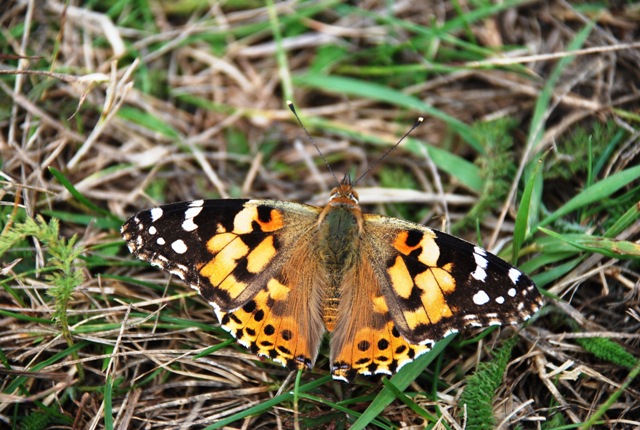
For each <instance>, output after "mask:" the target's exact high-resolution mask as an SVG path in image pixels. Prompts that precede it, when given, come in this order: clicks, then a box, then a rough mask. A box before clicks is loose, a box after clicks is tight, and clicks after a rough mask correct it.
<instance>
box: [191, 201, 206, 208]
mask: <svg viewBox="0 0 640 430" xmlns="http://www.w3.org/2000/svg"><path fill="white" fill-rule="evenodd" d="M203 203H204V200H194V201H192V202H191V203H189V207H190V208H195V207H198V206H202V204H203Z"/></svg>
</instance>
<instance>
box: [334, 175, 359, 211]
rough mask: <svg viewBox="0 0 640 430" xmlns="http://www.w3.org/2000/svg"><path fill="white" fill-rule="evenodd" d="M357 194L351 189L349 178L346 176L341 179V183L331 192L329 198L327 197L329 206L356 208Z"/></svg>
mask: <svg viewBox="0 0 640 430" xmlns="http://www.w3.org/2000/svg"><path fill="white" fill-rule="evenodd" d="M358 200H359V197H358V193H356V192H355V191H354V189H353V185H352V184H351V177H350V176H349V175H348V174H346V175H344V178H343V179H342V182H341V183H340V184H338V186H337V187H335V188H333V189H332V190H331V196H330V197H329V206H348V207H357V206H358V204H359V203H358Z"/></svg>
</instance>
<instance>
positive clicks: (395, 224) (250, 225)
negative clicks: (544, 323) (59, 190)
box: [122, 177, 541, 381]
mask: <svg viewBox="0 0 640 430" xmlns="http://www.w3.org/2000/svg"><path fill="white" fill-rule="evenodd" d="M122 237H123V238H124V239H125V241H126V242H127V244H128V246H129V250H130V251H131V252H132V253H134V254H135V255H136V256H137V257H138V258H140V259H142V260H145V261H149V262H151V264H153V265H156V266H158V267H160V268H162V269H164V270H166V271H168V272H170V273H173V274H176V275H178V276H179V277H180V278H182V279H183V280H184V281H185V282H186V283H187V284H189V285H190V286H191V287H192V288H194V289H196V290H197V291H198V292H199V293H200V294H201V295H202V296H203V297H204V298H205V299H206V300H207V301H208V302H209V303H210V304H211V305H212V306H213V308H214V309H215V313H216V315H217V317H218V319H219V320H220V324H221V325H222V327H223V328H224V329H225V330H227V331H229V332H230V333H231V334H232V335H233V336H234V337H235V338H236V339H237V340H238V342H240V343H241V344H242V345H244V346H246V347H247V348H249V349H251V351H253V352H254V353H256V354H258V355H259V356H264V357H269V358H271V359H272V360H273V361H275V362H278V363H281V364H282V365H285V366H287V367H289V368H292V369H296V368H297V369H309V368H311V367H313V365H314V362H315V360H316V356H317V355H318V349H319V347H320V343H321V341H322V336H323V334H324V332H325V331H328V332H331V343H330V346H331V358H330V360H331V373H332V375H333V377H334V378H335V379H339V380H343V381H350V380H352V379H353V378H354V377H355V376H356V375H357V374H363V375H370V374H380V373H382V374H392V373H393V372H396V371H397V370H399V369H400V368H401V367H402V366H403V365H405V364H406V363H409V362H410V361H412V360H413V359H415V358H416V357H417V356H419V355H420V354H423V353H425V352H426V351H428V350H429V349H430V347H431V346H433V344H434V343H435V342H436V341H438V340H439V339H441V338H443V337H444V336H446V335H448V334H449V333H454V332H457V331H459V330H461V329H463V328H465V327H482V326H490V325H500V324H517V323H520V322H522V321H524V320H526V319H528V318H529V317H530V316H531V315H532V314H533V313H534V312H536V310H538V308H539V307H540V305H541V297H540V294H539V292H538V290H537V289H536V286H535V285H534V284H533V282H532V281H531V279H529V278H528V277H527V276H526V275H524V274H523V273H522V272H521V271H520V270H518V269H516V268H515V267H513V266H511V265H509V264H508V263H506V262H505V261H503V260H502V259H500V258H498V257H496V256H495V255H493V254H490V253H488V252H487V251H485V250H484V249H482V248H479V247H477V246H474V245H472V244H470V243H467V242H465V241H463V240H461V239H458V238H456V237H453V236H450V235H448V234H445V233H441V232H439V231H436V230H432V229H429V228H427V227H424V226H422V225H419V224H415V223H412V222H408V221H403V220H401V219H397V218H390V217H386V216H381V215H371V214H362V212H361V209H360V206H359V204H358V195H357V193H356V192H355V191H354V190H353V189H352V185H351V181H350V179H349V178H348V177H345V179H344V180H343V181H342V183H341V184H339V185H338V186H337V187H336V188H334V189H333V191H332V192H331V198H330V200H329V204H328V205H327V206H326V207H324V208H319V207H315V206H309V205H305V204H299V203H290V202H282V201H277V200H235V199H233V200H195V201H192V202H182V203H174V204H169V205H165V206H159V207H155V208H152V209H148V210H144V211H142V212H140V213H138V214H137V215H135V216H133V217H132V218H131V219H129V220H128V221H127V222H126V223H125V224H124V225H123V226H122Z"/></svg>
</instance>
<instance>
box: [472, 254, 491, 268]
mask: <svg viewBox="0 0 640 430" xmlns="http://www.w3.org/2000/svg"><path fill="white" fill-rule="evenodd" d="M473 259H474V260H476V264H477V265H478V267H482V268H483V269H486V268H487V263H488V261H487V259H486V258H484V257H483V256H482V255H480V254H476V253H474V254H473Z"/></svg>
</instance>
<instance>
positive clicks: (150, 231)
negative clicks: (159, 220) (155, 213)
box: [149, 226, 158, 234]
mask: <svg viewBox="0 0 640 430" xmlns="http://www.w3.org/2000/svg"><path fill="white" fill-rule="evenodd" d="M157 232H158V229H156V228H155V227H154V226H151V227H149V234H156V233H157Z"/></svg>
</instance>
